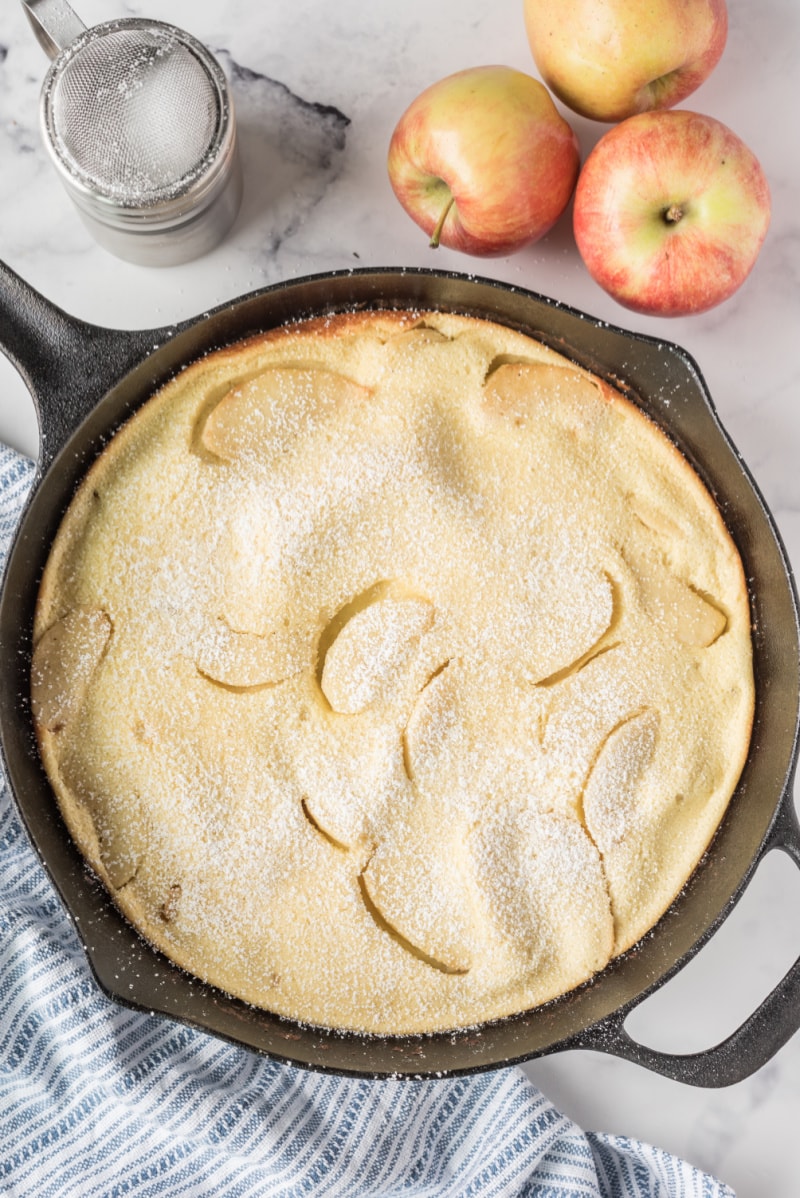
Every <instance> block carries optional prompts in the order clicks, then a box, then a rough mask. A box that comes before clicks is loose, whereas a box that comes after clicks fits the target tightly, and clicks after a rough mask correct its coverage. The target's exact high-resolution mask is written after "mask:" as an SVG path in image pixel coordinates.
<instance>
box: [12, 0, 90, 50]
mask: <svg viewBox="0 0 800 1198" xmlns="http://www.w3.org/2000/svg"><path fill="white" fill-rule="evenodd" d="M22 7H23V8H24V9H25V14H26V16H27V18H28V20H29V21H30V23H31V26H32V27H33V32H34V33H35V34H36V40H37V42H38V43H39V45H40V46H41V47H42V49H43V50H44V52H45V54H46V55H47V57H48V58H56V57H57V56H58V55H59V54H60V53H61V51H62V50H66V48H67V46H71V45H72V43H73V42H74V41H75V39H76V38H78V37H80V35H81V34H82V33H85V32H86V26H85V25H84V23H83V21H82V20H81V19H80V17H79V16H78V15H77V14H76V13H74V12H73V11H72V9H71V8H70V6H69V5H68V4H67V0H22Z"/></svg>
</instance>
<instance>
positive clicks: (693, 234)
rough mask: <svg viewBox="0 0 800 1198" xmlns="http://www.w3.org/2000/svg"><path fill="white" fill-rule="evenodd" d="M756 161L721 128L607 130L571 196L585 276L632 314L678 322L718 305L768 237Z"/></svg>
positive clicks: (641, 122)
mask: <svg viewBox="0 0 800 1198" xmlns="http://www.w3.org/2000/svg"><path fill="white" fill-rule="evenodd" d="M769 219H770V194H769V187H768V185H767V181H766V178H765V177H764V172H763V171H762V169H761V166H760V165H759V162H758V159H757V158H756V157H755V155H754V154H753V153H752V151H751V150H749V149H748V147H747V146H746V145H745V144H744V142H743V141H742V140H741V139H740V138H739V137H737V136H736V134H735V133H732V132H731V130H730V129H728V128H727V126H726V125H723V124H722V123H721V122H720V121H717V120H715V119H714V118H713V117H709V116H701V115H698V114H697V113H693V112H685V111H669V112H646V113H641V114H640V115H638V116H634V117H630V118H629V119H628V120H626V121H622V123H621V124H619V125H615V126H614V128H612V129H610V130H609V131H608V133H606V134H605V135H604V136H603V137H601V139H600V141H599V142H598V143H597V145H596V146H595V147H594V149H593V150H592V152H591V153H590V154H589V157H588V158H587V159H586V162H585V163H584V166H583V170H582V171H581V175H580V178H579V180H578V186H577V188H576V191H575V206H574V212H573V225H574V230H575V240H576V242H577V245H578V249H579V251H580V254H581V257H582V258H583V260H584V262H585V263H586V266H587V268H588V270H589V273H590V274H591V276H592V277H593V278H594V279H595V281H596V282H597V283H599V284H600V286H601V287H602V288H603V289H604V290H605V291H607V292H608V293H609V294H610V295H612V296H613V297H614V299H616V300H618V301H619V303H621V304H623V305H624V306H625V307H627V308H631V309H633V310H634V311H635V312H644V313H649V314H651V315H659V316H685V315H689V314H691V313H695V312H705V311H707V310H708V309H709V308H713V307H714V306H715V305H716V304H719V303H722V301H723V300H726V299H728V297H729V296H730V295H732V294H733V292H734V291H736V289H737V288H738V287H740V286H741V284H742V283H743V282H744V280H745V279H746V277H747V275H748V274H749V273H750V270H751V269H752V267H753V264H754V263H755V260H756V258H757V256H758V253H759V250H760V249H761V244H762V242H763V240H764V237H765V236H766V232H767V227H768V225H769Z"/></svg>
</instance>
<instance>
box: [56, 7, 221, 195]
mask: <svg viewBox="0 0 800 1198" xmlns="http://www.w3.org/2000/svg"><path fill="white" fill-rule="evenodd" d="M50 106H51V119H52V125H53V132H54V134H55V138H56V142H57V146H58V149H59V152H60V154H61V156H62V158H63V159H64V160H65V162H66V165H67V166H68V167H69V169H70V170H71V171H73V172H75V173H77V174H78V175H80V176H82V177H83V178H84V180H85V181H86V182H87V183H88V184H89V185H90V186H92V187H93V188H95V189H96V190H97V191H99V192H101V193H103V194H104V195H107V196H109V197H112V198H114V199H116V200H119V201H121V202H123V203H127V204H130V205H132V206H136V204H137V203H142V204H146V203H147V201H148V199H149V198H151V197H152V195H153V194H154V193H159V194H162V195H163V194H164V193H165V192H169V191H170V190H179V189H180V184H181V181H183V180H186V179H187V176H191V175H192V174H193V173H194V172H196V171H198V169H200V168H201V166H202V163H203V158H204V156H205V155H206V153H207V152H208V150H209V149H210V147H211V145H212V143H213V142H214V138H215V134H216V132H217V129H218V127H219V121H220V102H219V96H218V93H217V90H216V88H215V86H214V81H213V79H212V78H211V77H210V75H209V72H208V69H207V68H206V66H205V65H204V63H203V62H202V61H200V60H199V59H198V57H197V56H196V55H195V54H194V53H193V51H192V49H191V48H190V47H189V46H188V45H186V44H185V43H184V42H182V41H181V40H180V38H179V37H178V36H176V34H175V31H172V30H162V29H158V28H149V27H138V28H135V29H130V28H128V29H125V28H116V29H113V28H112V29H111V30H108V29H106V30H105V31H103V32H102V34H101V35H100V36H97V37H93V38H89V40H87V41H86V42H85V43H84V44H83V45H82V46H81V47H80V48H79V49H77V51H76V52H75V54H74V55H72V57H70V58H69V59H68V60H67V61H66V62H65V64H64V67H63V69H62V70H61V71H59V72H58V74H57V76H56V78H55V80H54V81H53V86H52V91H51V95H50Z"/></svg>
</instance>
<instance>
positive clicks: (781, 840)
mask: <svg viewBox="0 0 800 1198" xmlns="http://www.w3.org/2000/svg"><path fill="white" fill-rule="evenodd" d="M772 849H782V850H783V851H784V852H785V853H787V854H788V855H789V856H790V857H791V858H792V860H793V861H794V863H795V865H797V867H798V869H800V825H798V821H797V815H796V813H795V809H794V803H793V801H792V794H791V788H790V789H789V791H788V792H787V794H786V795H785V796H784V801H783V803H782V806H781V810H780V814H779V816H778V819H777V820H776V822H775V825H774V827H773V829H772V833H771V836H770V838H769V840H768V841H767V843H766V845H765V846H764V850H763V853H762V859H763V857H764V856H766V854H767V853H768V852H770V851H771V850H772ZM637 1005H638V1003H633V1004H631V1005H629V1006H627V1007H625V1008H623V1009H622V1010H621V1011H617V1012H615V1013H614V1014H613V1015H612V1016H610V1017H609V1018H608V1019H605V1020H602V1021H601V1022H600V1023H597V1024H595V1025H594V1026H593V1027H591V1028H589V1029H588V1030H587V1031H586V1032H584V1033H582V1034H581V1035H580V1036H579V1037H578V1042H577V1043H574V1044H571V1045H570V1047H579V1048H593V1049H595V1050H597V1051H599V1052H608V1053H612V1054H613V1055H614V1056H618V1057H622V1058H623V1059H624V1060H628V1061H633V1062H634V1063H635V1064H637V1065H643V1066H644V1067H645V1068H647V1069H652V1070H653V1071H654V1072H655V1073H661V1074H663V1075H664V1077H669V1078H671V1079H672V1080H673V1081H679V1082H684V1083H686V1084H687V1085H693V1086H704V1087H715V1086H717V1087H719V1086H730V1085H733V1084H734V1083H736V1082H740V1081H743V1080H744V1079H745V1078H746V1077H750V1075H751V1074H753V1073H755V1072H756V1070H758V1069H760V1068H761V1067H762V1066H763V1065H766V1063H767V1062H768V1061H769V1060H771V1058H772V1057H773V1056H774V1055H775V1053H776V1052H778V1051H779V1050H780V1049H781V1048H783V1046H784V1044H786V1043H787V1042H788V1041H789V1040H790V1039H791V1037H792V1036H793V1035H794V1034H795V1032H796V1031H797V1030H798V1028H800V957H798V959H797V960H796V961H795V962H794V964H793V965H792V966H791V968H790V969H789V970H788V971H787V973H786V974H785V975H784V977H783V978H782V979H781V980H780V982H778V985H777V986H776V987H775V989H774V990H772V991H771V993H770V994H768V995H767V997H766V998H765V999H764V1001H763V1002H762V1003H761V1005H760V1006H759V1007H758V1008H757V1009H756V1010H755V1011H754V1012H753V1014H752V1015H750V1016H749V1017H748V1018H747V1019H746V1020H745V1021H744V1023H743V1024H741V1026H740V1027H738V1028H737V1029H736V1031H735V1032H733V1033H732V1035H730V1036H728V1038H727V1039H726V1040H723V1041H722V1042H721V1043H720V1044H717V1045H716V1046H715V1047H713V1048H709V1049H706V1050H704V1051H703V1052H696V1053H687V1054H684V1055H680V1054H673V1053H666V1052H658V1051H657V1050H656V1049H653V1048H647V1047H646V1046H645V1045H643V1044H639V1043H638V1041H636V1040H634V1039H633V1038H632V1037H631V1036H630V1035H629V1034H628V1033H627V1032H626V1031H625V1026H624V1024H625V1020H626V1018H627V1016H628V1015H629V1014H630V1013H631V1011H632V1010H633V1008H634V1007H635V1006H637Z"/></svg>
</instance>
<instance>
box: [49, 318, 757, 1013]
mask: <svg viewBox="0 0 800 1198" xmlns="http://www.w3.org/2000/svg"><path fill="white" fill-rule="evenodd" d="M31 681H32V706H33V712H34V718H35V723H36V729H37V734H38V738H39V744H40V749H41V754H42V758H43V761H44V765H45V768H46V770H47V773H48V776H49V778H50V780H51V782H52V785H53V789H54V791H55V794H56V796H57V799H58V803H59V806H60V808H61V811H62V813H63V816H64V819H65V821H66V823H67V826H68V828H69V830H70V832H71V834H72V836H73V837H74V839H75V841H76V842H77V844H78V846H79V847H80V849H81V851H82V853H83V854H84V856H85V858H86V860H87V861H88V863H89V864H90V865H91V867H92V869H93V870H94V871H96V873H97V874H98V875H99V877H100V878H101V879H102V881H103V883H104V884H105V886H106V887H107V888H108V890H109V892H110V894H111V895H112V897H113V899H114V901H115V902H116V904H117V905H118V906H119V908H120V909H121V910H122V912H123V913H124V914H125V915H126V916H127V918H128V919H129V920H130V921H131V922H132V923H133V924H134V925H135V926H136V927H137V928H138V929H139V930H140V931H141V933H142V934H143V935H144V936H145V937H146V938H147V939H148V940H149V941H150V942H152V943H153V944H154V945H155V946H157V947H158V948H159V949H160V950H162V951H163V952H164V953H165V954H166V955H167V956H168V957H170V958H171V959H172V960H173V961H175V962H177V963H178V964H179V965H180V966H182V967H183V968H184V969H186V970H188V971H189V972H190V973H192V974H194V975H196V976H198V977H200V978H202V979H204V980H206V981H208V982H211V983H213V984H214V985H216V986H218V987H221V988H222V989H223V990H225V991H227V992H228V993H230V994H233V995H236V996H238V997H239V998H241V999H243V1000H245V1001H246V1002H249V1003H252V1004H255V1005H257V1006H259V1007H264V1008H267V1009H269V1010H271V1011H274V1012H276V1013H278V1014H281V1015H285V1016H289V1017H292V1018H294V1019H297V1020H301V1021H304V1022H309V1023H312V1024H317V1025H323V1026H327V1027H333V1028H341V1029H352V1030H357V1031H362V1032H381V1033H398V1034H399V1033H408V1032H426V1031H434V1030H441V1029H447V1028H456V1027H461V1026H465V1025H470V1024H474V1023H478V1022H482V1021H485V1020H487V1019H493V1018H497V1017H500V1016H503V1015H506V1014H509V1013H511V1012H516V1011H520V1010H524V1009H528V1008H530V1007H533V1006H536V1005H538V1004H541V1003H544V1002H546V1001H548V1000H549V999H552V998H554V997H556V996H557V995H560V994H563V993H564V992H566V991H569V990H571V989H573V988H574V987H576V986H578V985H580V984H581V983H583V982H585V981H586V980H587V979H589V978H591V977H592V975H593V974H594V973H596V972H597V971H598V970H601V969H602V968H603V967H604V966H605V965H606V964H607V963H608V962H609V960H611V959H612V958H613V957H614V956H616V955H618V954H619V953H622V952H624V951H625V950H626V949H628V948H629V947H630V946H631V945H633V944H634V943H635V942H636V941H637V940H638V939H640V937H642V936H643V935H644V934H645V933H646V932H647V931H648V930H649V929H650V928H651V927H652V926H653V924H654V923H655V922H656V921H657V920H658V919H659V917H660V916H661V915H662V914H663V912H664V911H665V909H666V908H667V907H668V906H669V904H670V903H671V902H672V900H673V899H674V897H675V896H676V895H677V894H678V892H679V891H680V889H681V887H682V886H683V885H684V883H685V882H686V880H687V878H688V877H689V875H690V874H691V873H692V871H693V870H694V868H695V866H696V865H697V862H698V861H699V859H700V857H701V856H702V854H703V853H704V852H705V850H706V848H707V846H708V844H709V842H710V840H711V838H712V837H713V835H714V832H715V830H716V828H717V826H718V824H719V822H720V820H721V818H722V816H723V814H724V811H725V808H726V805H727V803H728V801H729V799H730V797H731V794H732V792H733V790H734V788H735V785H736V782H737V779H738V777H739V773H740V771H741V768H742V766H743V763H744V760H745V756H746V753H747V749H748V741H749V735H750V728H751V721H752V713H753V700H754V691H753V679H752V666H751V641H750V615H749V605H748V599H747V593H746V587H745V581H744V575H743V571H742V565H741V562H740V559H739V556H738V554H737V551H736V549H735V546H734V544H733V542H732V540H731V538H730V536H729V534H728V532H727V530H726V528H725V525H724V523H723V521H722V518H721V516H720V513H719V511H718V509H717V507H716V505H715V503H714V501H713V499H712V497H711V495H710V494H709V493H708V491H707V490H706V488H705V487H704V485H703V484H702V482H701V481H700V479H699V478H698V476H697V475H696V474H695V472H694V471H693V470H692V469H691V468H690V466H689V465H688V463H687V462H686V460H685V459H684V458H683V457H682V456H681V454H680V453H679V452H678V451H677V450H676V448H675V447H674V446H673V445H672V444H671V442H670V441H669V440H668V439H667V437H666V436H665V435H664V434H663V433H662V432H661V430H660V429H658V428H657V427H656V426H655V425H654V424H653V423H652V422H651V421H650V420H649V419H648V418H647V417H646V416H645V415H644V414H643V413H642V412H641V411H640V410H639V409H638V407H636V406H635V405H634V404H633V403H632V402H630V401H629V400H628V399H626V398H624V397H623V396H622V395H621V394H620V393H619V392H617V391H616V390H614V389H613V388H611V387H610V386H608V385H607V384H606V383H605V382H603V381H601V380H600V379H599V378H597V377H595V376H593V375H592V374H590V373H588V372H587V371H585V370H583V369H581V368H579V367H577V366H575V365H573V364H572V363H571V362H569V361H568V360H567V359H566V358H563V357H561V356H560V355H558V354H557V353H555V352H553V351H551V350H549V349H547V348H545V347H544V346H543V345H541V344H539V343H538V342H537V341H535V340H533V339H531V338H529V337H526V336H524V335H522V334H520V333H517V332H515V331H512V330H510V329H507V328H505V327H501V326H499V325H496V324H493V323H491V322H487V321H480V320H476V319H472V318H468V317H459V316H453V315H444V314H441V313H433V312H430V313H428V312H425V313H416V312H377V313H376V312H370V313H359V314H347V315H340V316H334V317H331V318H326V319H318V320H315V321H310V322H307V323H300V324H297V325H290V326H286V327H284V328H281V329H278V330H274V331H272V332H270V333H267V334H265V335H263V336H259V337H256V338H252V339H250V340H248V341H246V342H242V343H240V344H237V345H235V346H232V347H230V348H228V349H225V350H222V351H219V352H217V353H214V354H212V355H210V356H208V357H207V358H204V359H202V360H201V361H199V362H197V363H195V364H194V365H192V366H190V367H189V368H188V369H186V370H185V371H183V372H182V373H181V374H180V375H179V376H177V377H176V378H175V379H173V380H172V381H170V382H169V383H168V384H167V385H166V386H165V387H164V388H163V389H162V390H161V391H159V392H158V394H156V395H155V396H154V397H153V398H152V399H150V400H149V401H148V402H147V403H146V404H145V405H144V406H143V407H142V408H141V409H140V410H139V412H138V413H137V414H136V415H135V416H134V417H133V418H132V419H131V420H130V421H129V422H128V423H127V424H126V425H125V426H124V427H123V428H122V429H121V431H120V432H119V433H118V434H117V435H116V436H115V437H114V438H113V439H112V440H111V441H110V443H109V444H108V446H107V447H106V448H105V450H104V451H103V453H102V454H101V455H100V457H99V458H98V459H97V461H96V462H95V464H94V465H93V466H92V468H91V469H90V471H89V472H88V474H87V475H86V477H85V479H84V481H83V483H82V485H81V487H80V489H79V491H78V493H77V494H76V496H75V498H74V500H73V502H72V504H71V505H70V507H69V509H68V511H67V513H66V516H65V517H64V520H63V522H62V525H61V528H60V530H59V532H58V535H57V537H56V540H55V543H54V545H53V548H52V552H51V554H50V558H49V561H48V563H47V566H46V569H45V573H44V576H43V580H42V584H41V590H40V595H39V602H38V607H37V612H36V619H35V628H34V654H33V664H32V679H31Z"/></svg>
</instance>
